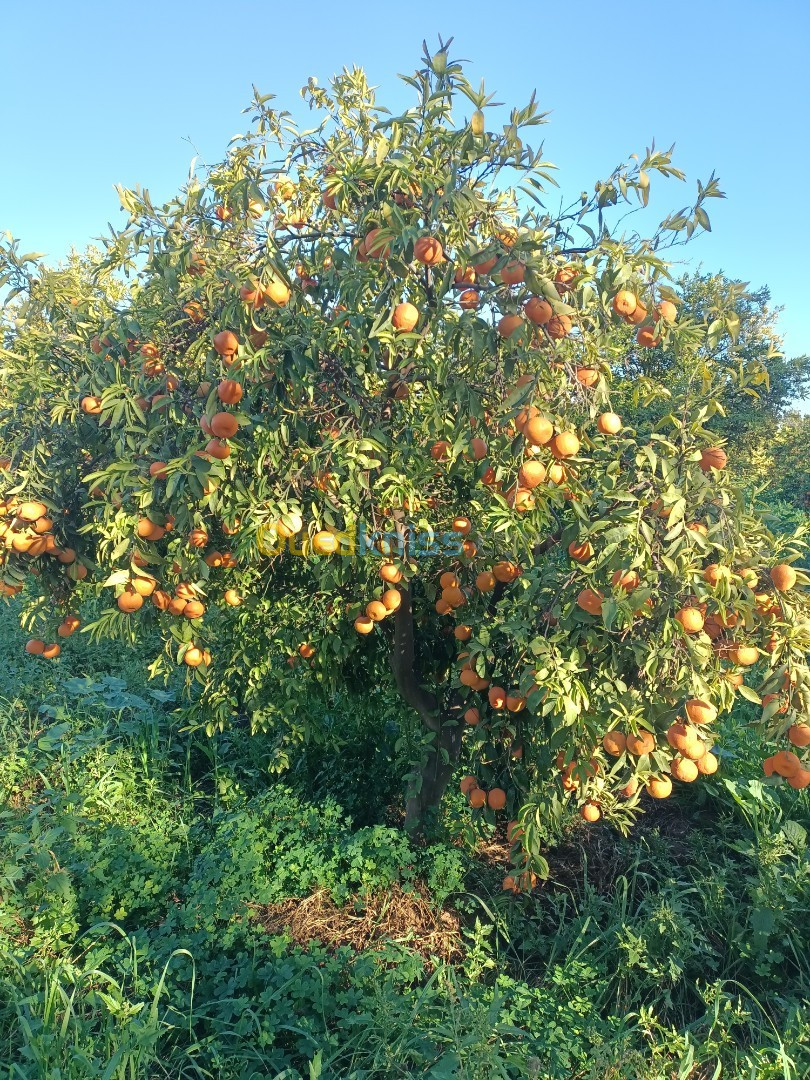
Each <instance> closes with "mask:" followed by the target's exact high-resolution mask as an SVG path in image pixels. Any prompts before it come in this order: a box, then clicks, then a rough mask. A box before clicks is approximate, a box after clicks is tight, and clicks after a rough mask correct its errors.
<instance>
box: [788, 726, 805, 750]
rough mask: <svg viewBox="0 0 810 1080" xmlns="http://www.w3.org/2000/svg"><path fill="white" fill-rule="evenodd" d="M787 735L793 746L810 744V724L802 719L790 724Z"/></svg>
mask: <svg viewBox="0 0 810 1080" xmlns="http://www.w3.org/2000/svg"><path fill="white" fill-rule="evenodd" d="M787 737H788V741H789V742H791V743H792V744H793V745H794V746H801V747H804V746H810V724H806V723H804V721H799V722H798V723H796V724H791V725H790V727H789V728H788V730H787Z"/></svg>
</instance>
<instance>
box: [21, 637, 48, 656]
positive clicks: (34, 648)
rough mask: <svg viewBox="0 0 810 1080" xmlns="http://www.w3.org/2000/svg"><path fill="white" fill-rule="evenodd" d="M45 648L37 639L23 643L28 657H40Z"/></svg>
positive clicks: (43, 643) (42, 642)
mask: <svg viewBox="0 0 810 1080" xmlns="http://www.w3.org/2000/svg"><path fill="white" fill-rule="evenodd" d="M44 648H45V642H44V641H40V639H39V638H31V639H30V640H29V641H26V643H25V651H26V652H27V653H28V655H29V656H41V655H42V652H43V650H44Z"/></svg>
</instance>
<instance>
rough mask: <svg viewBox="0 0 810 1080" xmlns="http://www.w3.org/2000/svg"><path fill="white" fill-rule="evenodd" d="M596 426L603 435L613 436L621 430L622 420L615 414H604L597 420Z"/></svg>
mask: <svg viewBox="0 0 810 1080" xmlns="http://www.w3.org/2000/svg"><path fill="white" fill-rule="evenodd" d="M596 426H597V428H599V430H600V431H601V432H602V434H603V435H615V434H616V433H617V432H618V431H620V430H621V426H622V418H621V417H620V416H618V415H617V414H616V413H615V412H606V413H602V415H601V416H600V417H599V418H598V419H597V421H596Z"/></svg>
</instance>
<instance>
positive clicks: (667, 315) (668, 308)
mask: <svg viewBox="0 0 810 1080" xmlns="http://www.w3.org/2000/svg"><path fill="white" fill-rule="evenodd" d="M655 313H656V315H657V316H658V318H659V319H663V320H664V322H665V323H670V324H672V323H674V322H675V320H676V319H677V317H678V309H677V308H676V307H675V305H674V304H673V303H672V301H671V300H659V301H658V303H657V304H656V306H655Z"/></svg>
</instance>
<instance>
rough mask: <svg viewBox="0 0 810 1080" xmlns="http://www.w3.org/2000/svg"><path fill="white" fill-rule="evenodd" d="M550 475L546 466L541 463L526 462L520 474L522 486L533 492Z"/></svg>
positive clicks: (519, 478)
mask: <svg viewBox="0 0 810 1080" xmlns="http://www.w3.org/2000/svg"><path fill="white" fill-rule="evenodd" d="M547 475H548V473H547V471H546V467H545V465H543V463H542V462H540V461H524V462H523V464H522V465H521V467H520V471H519V472H518V480H519V481H520V483H521V485H522V486H523V487H524V488H526V489H527V490H529V491H531V490H533V489H534V488H536V487H537V486H538V484H542V483H543V481H544V480H545V479H546V476H547Z"/></svg>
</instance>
